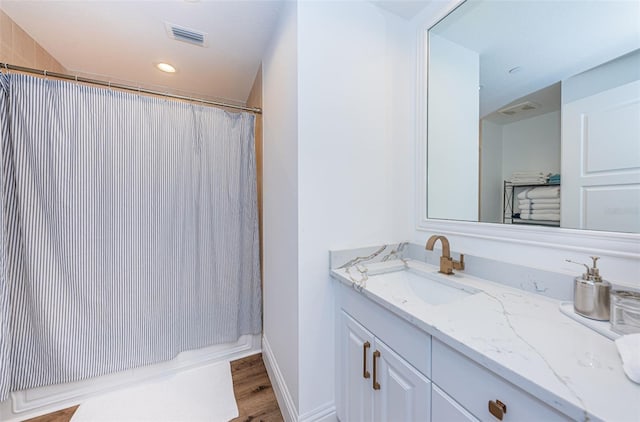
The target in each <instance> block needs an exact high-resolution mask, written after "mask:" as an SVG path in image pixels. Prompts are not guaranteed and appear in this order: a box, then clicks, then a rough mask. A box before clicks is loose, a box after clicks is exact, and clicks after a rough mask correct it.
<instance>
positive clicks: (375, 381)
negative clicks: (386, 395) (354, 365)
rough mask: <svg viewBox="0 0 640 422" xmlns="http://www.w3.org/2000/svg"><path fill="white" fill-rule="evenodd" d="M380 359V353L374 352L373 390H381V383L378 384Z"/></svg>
mask: <svg viewBox="0 0 640 422" xmlns="http://www.w3.org/2000/svg"><path fill="white" fill-rule="evenodd" d="M379 357H380V352H379V351H377V350H376V351H375V352H373V389H374V390H379V389H380V383H379V382H378V358H379Z"/></svg>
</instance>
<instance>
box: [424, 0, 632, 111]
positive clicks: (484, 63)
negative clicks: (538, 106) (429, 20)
mask: <svg viewBox="0 0 640 422" xmlns="http://www.w3.org/2000/svg"><path fill="white" fill-rule="evenodd" d="M434 31H435V32H436V33H438V34H439V35H440V36H442V37H444V38H447V39H448V40H450V41H452V42H455V43H457V44H459V45H462V46H464V47H466V48H468V49H470V50H472V51H475V52H477V53H478V54H479V55H480V85H481V87H482V88H481V91H480V116H481V117H483V116H486V115H487V114H489V113H491V112H493V111H495V110H497V109H500V108H502V107H503V106H504V105H506V104H507V103H509V102H511V101H513V100H514V99H516V98H520V97H523V96H525V95H527V94H529V93H532V92H534V91H538V90H540V89H542V88H544V87H548V86H550V85H552V84H554V83H556V82H558V81H561V80H564V79H566V78H568V77H569V76H572V75H575V74H577V73H581V72H584V71H585V70H588V69H591V68H593V67H595V66H597V65H599V64H602V63H604V62H607V61H610V60H612V59H614V58H616V57H619V56H621V55H624V54H626V53H628V52H631V51H633V50H636V49H638V48H640V1H637V0H631V1H622V0H597V1H592V0H573V1H525V0H510V1H484V2H480V1H476V0H469V1H467V3H465V4H464V5H463V6H461V7H459V8H458V9H457V10H456V11H455V12H454V13H453V14H451V15H449V16H448V17H447V18H446V19H444V20H443V21H441V22H440V23H439V24H438V25H437V26H436V27H435V29H434ZM517 66H519V67H520V68H521V70H520V71H518V72H515V73H513V74H509V73H508V71H509V69H512V68H514V67H517Z"/></svg>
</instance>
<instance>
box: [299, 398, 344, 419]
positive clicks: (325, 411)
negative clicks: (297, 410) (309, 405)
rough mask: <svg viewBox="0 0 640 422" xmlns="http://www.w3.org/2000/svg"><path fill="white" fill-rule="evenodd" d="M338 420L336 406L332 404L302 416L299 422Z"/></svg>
mask: <svg viewBox="0 0 640 422" xmlns="http://www.w3.org/2000/svg"><path fill="white" fill-rule="evenodd" d="M337 420H338V416H337V414H336V406H335V403H334V402H331V403H326V404H324V405H322V406H320V407H317V408H315V409H313V410H312V411H310V412H307V413H305V414H304V415H301V416H300V418H299V419H298V422H336V421H337Z"/></svg>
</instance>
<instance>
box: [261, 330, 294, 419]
mask: <svg viewBox="0 0 640 422" xmlns="http://www.w3.org/2000/svg"><path fill="white" fill-rule="evenodd" d="M262 358H263V360H264V366H265V368H267V374H268V375H269V380H270V381H271V386H272V387H273V391H274V392H275V393H276V399H277V400H278V406H280V412H281V413H282V417H283V418H284V420H285V421H286V422H297V421H298V410H297V409H296V405H295V403H294V402H293V397H291V394H290V393H289V389H288V388H287V384H286V383H285V381H284V377H283V376H282V372H281V371H280V368H279V367H278V362H277V361H276V358H275V356H274V355H273V350H271V346H270V345H269V340H267V337H266V336H264V335H263V336H262Z"/></svg>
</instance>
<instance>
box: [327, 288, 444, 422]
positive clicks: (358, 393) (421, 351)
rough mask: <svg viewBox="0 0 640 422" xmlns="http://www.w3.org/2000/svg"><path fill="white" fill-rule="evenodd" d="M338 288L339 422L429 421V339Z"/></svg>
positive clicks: (386, 313) (395, 318) (377, 308)
mask: <svg viewBox="0 0 640 422" xmlns="http://www.w3.org/2000/svg"><path fill="white" fill-rule="evenodd" d="M340 287H341V288H342V289H341V290H343V292H344V295H339V296H340V297H339V300H338V302H339V308H338V312H337V315H336V316H337V318H336V329H337V330H336V332H337V333H338V337H337V339H336V340H337V348H338V349H337V350H338V353H337V361H336V375H337V376H336V383H337V385H336V388H337V392H338V394H337V397H336V407H337V414H338V418H339V419H340V421H342V422H359V421H398V422H401V421H411V422H413V421H415V422H419V421H426V422H428V421H430V415H431V382H430V381H429V378H428V372H429V370H430V366H429V360H430V358H429V353H430V350H431V337H430V336H429V335H428V334H426V333H424V332H423V331H420V330H418V329H417V328H415V327H414V326H412V325H411V324H409V323H407V322H406V321H403V320H401V319H400V318H398V317H397V316H396V315H394V314H392V313H391V312H389V311H387V310H386V309H383V308H381V307H379V306H378V305H376V304H374V303H372V302H371V301H369V300H368V299H366V298H363V297H362V296H361V295H360V294H359V293H356V292H354V291H353V290H351V291H350V289H347V288H345V287H344V286H340ZM365 321H366V327H365V325H364V324H365Z"/></svg>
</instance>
